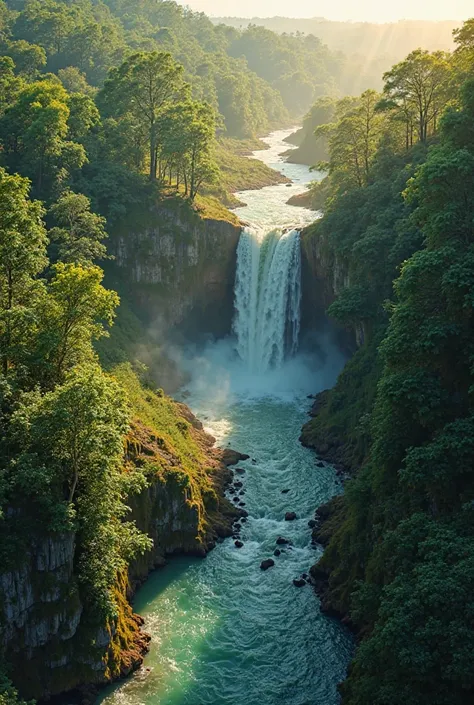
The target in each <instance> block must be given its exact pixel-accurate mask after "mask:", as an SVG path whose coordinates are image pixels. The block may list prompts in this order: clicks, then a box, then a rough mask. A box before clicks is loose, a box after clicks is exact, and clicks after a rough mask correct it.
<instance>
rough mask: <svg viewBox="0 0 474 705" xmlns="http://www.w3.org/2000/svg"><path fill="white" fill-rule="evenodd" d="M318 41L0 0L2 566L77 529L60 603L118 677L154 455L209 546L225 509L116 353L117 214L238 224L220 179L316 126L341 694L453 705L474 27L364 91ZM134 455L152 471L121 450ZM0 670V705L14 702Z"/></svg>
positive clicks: (192, 19)
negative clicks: (341, 485)
mask: <svg viewBox="0 0 474 705" xmlns="http://www.w3.org/2000/svg"><path fill="white" fill-rule="evenodd" d="M324 41H326V39H325V38H324V37H323V39H321V38H320V37H319V35H318V36H315V35H312V34H306V35H298V34H289V33H282V34H275V33H274V32H273V31H271V30H270V29H268V28H266V27H262V26H256V25H250V26H249V27H247V28H245V29H241V28H240V27H232V26H229V25H225V24H221V23H217V24H216V23H213V22H211V21H210V20H209V19H208V18H207V17H206V16H205V15H203V14H201V13H194V12H192V11H191V10H189V9H183V7H181V6H179V5H177V4H176V3H174V2H170V1H167V0H137V1H136V2H134V3H133V4H132V3H130V2H128V1H127V0H6V1H5V0H0V558H1V563H2V571H8V570H10V569H11V570H13V569H14V568H16V567H17V566H18V561H19V557H20V556H22V555H24V553H25V551H27V547H28V546H29V542H30V540H31V536H32V535H36V534H38V533H41V532H44V533H45V534H47V535H48V536H49V535H57V536H63V535H66V534H68V533H71V532H74V535H75V536H76V537H77V538H76V540H77V547H76V558H75V566H74V581H75V582H74V584H73V585H72V586H70V588H68V594H67V599H68V600H69V603H70V604H71V605H77V602H78V600H79V597H80V599H81V601H82V603H81V604H82V605H83V607H82V606H81V609H83V612H84V615H85V616H84V618H83V624H84V626H83V631H82V632H81V633H80V640H81V648H86V647H84V644H87V645H89V644H90V643H92V642H91V636H90V635H91V633H92V632H91V630H92V628H93V627H94V625H95V626H97V625H102V624H105V625H106V627H107V629H108V631H109V636H110V635H112V636H111V639H112V642H111V643H112V646H111V647H110V650H109V651H108V652H107V659H106V671H107V678H108V679H109V680H111V679H113V678H115V677H118V676H120V675H121V674H122V675H123V672H122V670H121V668H122V664H121V653H120V650H121V649H122V651H125V645H127V647H128V646H129V644H130V641H131V640H132V639H133V638H135V637H136V634H135V632H136V631H137V626H136V624H135V625H134V626H133V628H132V627H131V626H130V625H131V623H132V621H133V620H131V617H130V614H129V613H131V610H130V608H129V606H128V603H126V595H127V587H126V586H125V587H124V583H123V581H124V576H125V575H126V574H127V570H128V568H129V566H130V564H131V563H132V562H133V561H140V559H141V558H143V556H144V555H146V554H147V552H149V551H150V550H151V544H152V542H151V539H150V537H149V536H148V535H147V533H146V531H143V530H141V529H139V528H138V526H137V524H136V523H135V521H133V520H132V519H131V516H130V515H131V504H132V503H133V502H132V501H131V499H130V498H133V497H136V496H137V495H138V494H139V493H140V492H141V491H143V490H144V489H145V488H148V487H149V486H150V484H151V476H152V475H153V477H154V478H155V480H156V476H158V481H159V482H162V480H163V477H162V476H163V468H164V467H165V466H166V469H167V470H170V472H171V474H172V476H173V478H174V482H175V483H176V486H177V487H178V488H179V490H180V491H182V492H183V496H185V497H186V501H187V502H189V503H191V504H192V502H191V500H190V497H191V498H193V497H196V496H199V499H198V500H196V501H195V502H194V504H193V510H196V513H197V515H198V517H199V521H198V524H199V526H198V528H199V531H203V530H204V529H203V526H204V523H205V522H204V520H203V519H202V516H203V515H202V514H201V513H200V512H202V511H204V510H203V507H204V506H209V507H211V511H212V512H213V513H214V515H216V514H217V513H218V511H217V508H218V505H219V500H218V498H217V494H216V489H215V487H214V485H212V483H209V482H208V480H207V479H203V477H202V476H201V475H199V472H198V471H197V470H196V468H197V467H200V464H202V463H204V464H206V463H207V464H209V462H208V459H207V457H206V456H205V453H204V451H203V449H202V447H201V445H199V442H197V441H195V438H194V436H193V435H192V434H193V433H194V431H195V430H196V425H195V424H196V421H195V419H194V418H191V417H189V418H188V417H186V415H184V416H183V413H184V414H185V413H186V412H183V410H182V409H181V408H180V407H178V406H176V405H175V404H174V402H172V401H171V400H170V399H169V398H168V397H167V396H166V395H165V394H164V392H163V391H162V389H160V388H158V387H157V384H156V379H153V380H150V375H149V374H148V373H147V371H146V370H145V368H144V365H142V364H140V363H139V362H137V361H136V360H131V359H127V360H125V359H123V355H122V356H120V355H119V356H117V355H116V354H115V353H114V352H112V353H111V347H110V346H109V348H108V349H107V348H104V347H103V345H104V343H106V342H107V339H109V340H112V347H113V346H115V345H116V340H117V339H116V338H114V337H113V336H114V328H113V325H114V321H115V320H116V318H117V316H120V313H119V312H120V311H123V310H124V309H125V311H127V306H128V302H127V301H126V300H123V301H122V306H121V301H120V297H119V295H118V294H117V293H116V292H115V291H114V290H113V289H112V288H110V287H109V283H108V280H107V278H105V279H104V277H106V274H107V272H108V271H109V270H108V266H109V265H110V264H111V263H112V262H113V255H112V253H111V248H110V246H108V245H109V243H110V242H111V241H112V240H114V238H115V237H116V234H117V231H118V230H119V229H120V227H121V226H123V223H124V221H126V220H127V218H129V217H130V214H134V213H136V212H137V211H143V212H144V213H145V214H146V213H150V212H151V210H152V209H153V208H156V207H162V208H163V209H164V208H165V206H166V208H168V209H171V210H173V212H174V213H178V214H179V218H180V219H181V220H180V222H181V223H182V222H184V221H186V219H192V218H197V219H199V218H201V216H202V215H203V214H204V215H205V214H206V213H209V211H211V212H212V213H213V214H214V215H215V214H216V212H217V213H218V215H219V216H220V217H222V220H223V221H225V222H226V223H227V224H229V223H230V224H231V225H234V227H235V224H236V218H235V216H233V215H232V214H230V213H229V212H228V211H227V210H226V209H225V206H226V205H229V203H230V202H231V196H230V192H231V191H233V190H236V184H237V183H238V184H239V186H240V187H241V188H242V189H243V188H244V187H245V186H248V184H249V182H250V183H254V182H255V183H257V182H259V180H261V181H262V183H265V180H266V179H268V178H269V175H268V173H267V171H265V169H263V167H259V169H260V170H258V171H257V167H256V166H251V167H249V166H245V164H247V162H246V161H245V160H244V159H243V157H242V155H243V154H246V153H248V152H249V151H251V149H252V148H254V147H256V146H259V145H260V144H261V143H260V142H259V140H258V138H259V137H261V136H262V135H263V134H265V133H266V132H268V131H270V130H271V129H272V128H277V127H282V126H291V125H293V124H295V123H297V122H298V121H299V120H300V119H301V118H302V116H303V115H305V116H306V117H305V118H304V120H303V127H302V129H301V131H300V132H299V133H297V135H296V137H294V140H296V143H297V144H298V150H297V152H299V156H298V157H296V158H295V155H296V154H297V153H295V155H294V156H293V158H294V159H295V161H297V159H300V161H301V162H304V161H305V160H310V161H311V162H312V163H314V166H315V168H317V169H318V170H319V171H320V172H323V173H324V174H325V177H324V179H323V180H322V181H320V182H317V183H316V182H315V183H314V184H313V185H312V186H311V188H310V190H309V192H308V194H306V195H305V198H306V199H307V200H309V202H310V203H311V205H312V207H313V209H315V210H320V211H321V217H320V218H318V219H317V220H316V221H315V223H314V224H313V225H312V226H310V227H309V228H307V229H306V230H305V231H304V233H303V235H302V246H303V249H304V250H306V251H308V252H310V251H311V250H312V249H313V248H315V247H317V248H318V250H319V251H320V252H322V253H323V256H324V259H325V261H326V262H328V263H329V267H330V268H332V270H333V271H336V270H338V271H342V272H344V277H343V284H342V285H341V286H340V287H339V289H338V291H336V292H335V294H336V295H335V296H334V300H333V302H332V303H331V305H330V307H329V309H328V315H329V316H330V317H331V319H333V320H334V321H335V322H337V324H339V325H340V326H341V327H342V328H344V329H345V330H346V331H347V330H349V331H350V332H351V334H352V335H353V337H355V338H357V341H358V349H357V351H356V352H355V354H354V356H353V357H352V358H351V360H350V361H349V362H348V364H347V365H346V367H345V369H344V371H343V373H342V374H341V375H340V377H339V379H338V382H337V384H336V386H335V387H334V389H332V390H330V391H329V392H325V393H324V394H323V395H322V397H321V399H320V400H319V404H318V411H317V414H316V415H315V417H314V418H313V419H312V420H311V421H310V422H309V423H308V424H306V426H305V428H304V431H303V440H304V443H305V444H306V445H310V446H312V447H314V448H316V450H319V449H321V448H322V447H323V446H324V447H325V449H326V450H325V451H324V452H325V454H326V455H327V456H328V457H330V459H332V460H335V461H337V462H340V463H342V464H343V465H344V466H345V467H346V468H349V469H350V470H351V472H352V475H353V477H352V479H351V480H350V482H348V483H347V485H346V490H345V494H344V496H343V497H339V498H338V499H337V500H335V501H333V502H332V503H331V504H330V506H329V510H328V512H329V514H330V516H329V519H328V521H327V523H326V524H325V525H324V527H323V532H324V534H325V536H326V538H327V539H328V540H327V543H328V545H327V548H326V552H325V553H324V556H323V557H322V559H321V561H320V562H319V564H318V565H317V566H315V567H314V568H313V569H312V573H313V575H314V576H315V577H316V578H318V579H320V580H321V581H323V582H324V583H325V587H324V594H323V607H324V609H325V610H326V611H328V612H330V613H331V614H337V615H338V616H344V617H345V618H346V620H348V621H349V623H350V625H351V627H352V628H353V629H354V630H355V631H356V633H357V634H358V637H359V641H358V646H357V649H356V652H355V656H354V659H353V661H352V663H351V666H350V670H349V674H348V678H347V680H346V681H345V682H344V683H343V684H342V685H341V694H342V703H343V705H368V704H369V703H370V705H400V704H401V703H403V704H404V705H425V704H426V705H464V704H465V703H468V702H470V701H471V700H472V698H473V696H474V671H473V667H472V653H473V629H474V623H473V609H474V605H473V597H472V596H473V594H474V534H473V526H474V521H473V510H474V479H473V466H474V411H473V400H472V396H473V390H474V386H473V380H472V376H473V355H474V335H473V323H472V320H473V310H474V250H473V248H474V244H473V229H474V79H473V75H474V20H469V21H467V22H466V23H465V24H464V25H463V26H462V27H461V28H459V29H456V30H455V31H454V47H455V49H454V51H453V52H451V53H450V52H448V51H444V50H441V49H436V50H435V49H433V50H431V47H429V48H428V49H419V48H416V47H409V49H408V51H407V55H406V56H403V57H402V56H400V57H397V58H396V62H395V63H394V64H393V66H391V67H390V66H386V68H380V67H381V66H385V64H384V62H385V61H386V59H383V60H381V62H380V63H379V64H377V63H376V68H377V71H378V75H377V78H375V77H374V76H375V67H372V69H373V70H372V69H371V70H368V71H367V73H365V74H363V75H362V76H361V73H360V64H358V63H357V62H355V61H353V60H352V59H351V57H350V56H349V55H345V54H343V53H342V52H341V51H340V47H338V46H335V47H334V48H333V47H331V46H329V47H328V46H326V44H325V43H323V42H324ZM410 41H411V40H410ZM328 43H329V42H328ZM446 48H447V49H448V48H449V47H448V46H447V47H446ZM354 51H355V49H354ZM351 53H352V47H351ZM379 69H380V70H379ZM382 74H383V77H382V79H381V75H382ZM380 79H381V80H380ZM244 162H245V164H244ZM246 169H248V170H249V171H251V173H249V174H248V173H247V172H246V171H245V170H246ZM273 178H275V177H273ZM252 180H253V181H252ZM277 182H278V181H275V182H274V183H277ZM206 209H207V210H206ZM183 214H184V215H183ZM193 222H194V221H193ZM181 237H182V238H183V239H185V236H181ZM471 257H472V258H473V259H472V260H471ZM104 272H105V273H104ZM115 330H117V328H115ZM122 333H123V331H122V330H121V329H120V328H119V335H120V334H122ZM140 334H141V329H140ZM131 335H132V336H133V335H135V329H134V330H133V331H132V333H131ZM104 350H105V351H106V354H104ZM115 352H116V351H115ZM120 352H121V354H122V353H123V351H120ZM119 360H121V361H122V364H121V365H118V366H117V365H116V363H117V361H119ZM145 426H146V427H147V428H148V429H149V430H148V431H147V433H148V437H147V439H146V442H145V441H143V435H146V434H145V432H144V431H143V427H145ZM163 428H165V429H166V430H165V431H163ZM150 429H151V430H150ZM156 429H158V430H156ZM160 434H162V435H163V437H161V435H160ZM163 439H164V440H163ZM147 444H148V445H147ZM150 444H151V445H152V446H153V450H152V451H150ZM143 447H145V451H147V452H148V455H150V454H151V455H152V454H153V453H155V454H156V457H159V458H160V463H162V465H159V467H158V471H157V469H156V467H154V468H152V467H151V461H150V459H149V458H145V459H144V458H143V457H140V462H138V463H136V464H134V463H133V462H132V460H131V459H132V458H134V457H135V455H134V454H137V453H138V451H137V448H142V449H143ZM145 451H143V454H144V455H147V452H145ZM321 452H322V451H321ZM160 454H161V455H160ZM163 458H164V459H163ZM176 458H177V460H176ZM167 464H168V465H167ZM132 465H133V468H132ZM178 466H179V467H178ZM196 488H197V489H196ZM193 493H194V495H193ZM124 602H125V603H126V605H127V606H126V607H124ZM69 603H68V604H69ZM124 614H125V617H124ZM124 624H125V625H126V626H124ZM81 628H82V627H81ZM127 630H128V631H127ZM130 630H132V632H133V634H132V633H131V632H130ZM129 632H130V633H129ZM95 645H96V644H95V641H94V647H95ZM87 648H88V647H87ZM1 656H2V660H1V664H0V705H13V704H14V703H21V705H24V704H25V701H24V700H23V699H22V695H21V694H20V695H19V694H18V692H17V691H18V689H19V690H21V686H22V683H20V682H18V678H16V679H15V682H14V683H12V682H11V681H10V677H11V675H12V667H11V663H10V662H9V660H8V658H7V655H5V654H3V653H2V654H1ZM36 668H37V669H38V670H39V671H41V668H40V667H38V665H37V664H36ZM16 673H18V670H17V671H16ZM35 673H36V671H35ZM23 685H24V684H23ZM62 685H63V684H59V685H57V691H58V692H60V690H61V687H62ZM32 687H33V686H32ZM63 689H67V686H66V685H65V686H64V688H63ZM30 690H31V688H30Z"/></svg>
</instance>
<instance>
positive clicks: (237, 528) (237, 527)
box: [234, 524, 242, 531]
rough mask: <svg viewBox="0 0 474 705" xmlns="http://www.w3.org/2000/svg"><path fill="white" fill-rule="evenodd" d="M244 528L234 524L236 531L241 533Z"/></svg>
mask: <svg viewBox="0 0 474 705" xmlns="http://www.w3.org/2000/svg"><path fill="white" fill-rule="evenodd" d="M241 528H242V526H241V525H240V524H234V529H235V531H240V530H241Z"/></svg>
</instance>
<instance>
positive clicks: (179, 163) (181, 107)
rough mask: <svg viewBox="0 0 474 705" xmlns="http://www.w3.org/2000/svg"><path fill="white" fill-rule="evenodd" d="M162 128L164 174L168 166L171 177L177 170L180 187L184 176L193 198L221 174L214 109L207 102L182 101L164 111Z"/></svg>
mask: <svg viewBox="0 0 474 705" xmlns="http://www.w3.org/2000/svg"><path fill="white" fill-rule="evenodd" d="M158 129H159V132H160V135H161V138H160V141H161V143H162V147H161V152H160V175H161V176H163V177H164V176H165V173H166V169H168V170H169V173H170V180H171V175H172V173H173V171H174V173H175V174H176V185H177V187H179V185H180V182H181V179H182V180H183V183H184V192H185V196H189V198H190V199H191V201H193V200H194V199H195V197H196V195H197V192H198V191H199V188H200V187H201V185H202V183H203V181H206V182H207V183H212V182H213V181H214V180H215V178H216V174H217V167H216V164H215V162H214V159H213V156H212V148H213V144H214V136H215V129H216V128H215V114H214V111H213V110H212V108H211V107H210V106H209V105H207V104H205V103H198V102H195V101H188V102H186V103H178V104H177V105H173V106H171V107H170V108H169V109H168V110H166V111H164V113H163V115H162V117H161V119H160V122H159V128H158Z"/></svg>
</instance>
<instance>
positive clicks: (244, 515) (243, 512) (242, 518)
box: [240, 509, 247, 524]
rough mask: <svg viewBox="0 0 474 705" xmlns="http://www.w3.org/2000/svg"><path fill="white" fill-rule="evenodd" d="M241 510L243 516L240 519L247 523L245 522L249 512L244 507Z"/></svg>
mask: <svg viewBox="0 0 474 705" xmlns="http://www.w3.org/2000/svg"><path fill="white" fill-rule="evenodd" d="M241 511H242V516H241V518H240V521H241V522H242V524H245V522H246V521H247V512H246V511H245V509H242V510H241Z"/></svg>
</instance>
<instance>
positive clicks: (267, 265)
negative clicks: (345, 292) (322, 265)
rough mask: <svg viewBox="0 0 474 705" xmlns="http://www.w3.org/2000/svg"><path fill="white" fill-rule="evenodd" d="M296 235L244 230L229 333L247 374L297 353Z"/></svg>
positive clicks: (298, 263) (298, 287) (298, 274)
mask: <svg viewBox="0 0 474 705" xmlns="http://www.w3.org/2000/svg"><path fill="white" fill-rule="evenodd" d="M300 305H301V253H300V234H299V231H297V230H292V231H290V232H287V233H281V232H279V231H277V230H274V231H272V232H270V233H268V234H266V235H264V234H263V233H262V232H261V231H258V230H252V229H249V228H246V229H245V230H244V231H243V233H242V235H241V237H240V242H239V247H238V250H237V273H236V279H235V309H236V313H235V318H234V325H233V328H234V333H235V334H236V336H237V352H238V354H239V356H240V357H241V359H242V360H243V361H244V362H246V363H247V365H248V366H249V368H250V370H251V371H252V372H265V371H267V370H268V369H270V368H272V367H279V366H280V365H281V364H282V363H283V361H284V359H285V357H287V356H291V355H293V354H294V353H295V352H296V351H297V349H298V339H299V333H300Z"/></svg>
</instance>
